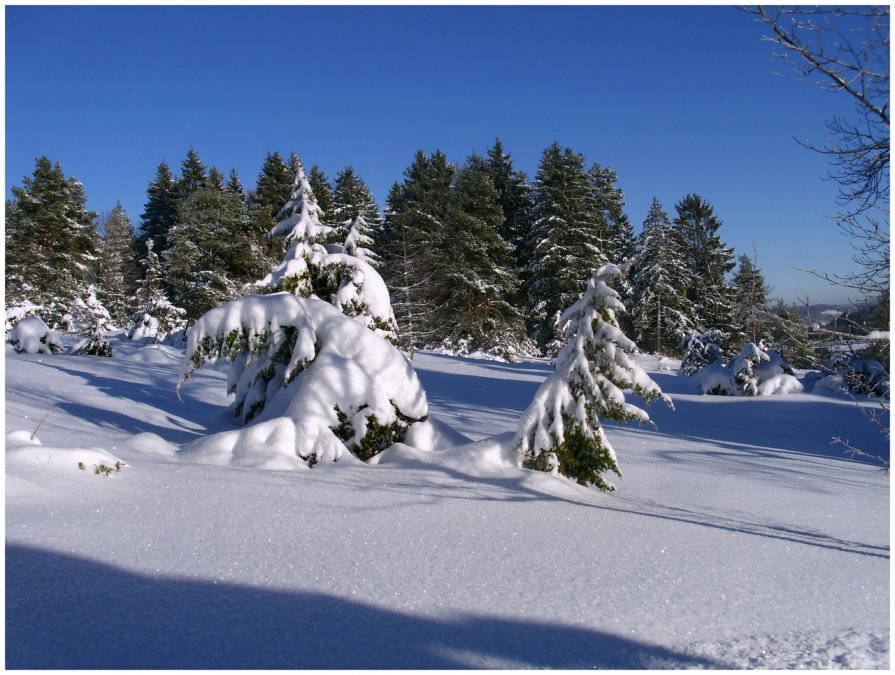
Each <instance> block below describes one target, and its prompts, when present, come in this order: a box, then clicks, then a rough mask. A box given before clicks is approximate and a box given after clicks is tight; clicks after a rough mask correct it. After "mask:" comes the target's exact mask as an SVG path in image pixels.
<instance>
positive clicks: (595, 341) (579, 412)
mask: <svg viewBox="0 0 895 675" xmlns="http://www.w3.org/2000/svg"><path fill="white" fill-rule="evenodd" d="M621 274H623V272H622V270H621V269H620V268H619V267H616V266H615V265H606V266H604V267H601V268H600V269H599V270H597V272H596V273H595V274H594V276H593V278H592V279H591V280H590V282H588V285H587V289H586V290H585V292H584V295H583V296H582V297H581V298H580V299H579V300H578V301H577V302H576V303H574V304H573V305H572V306H571V307H569V308H568V309H567V310H566V311H565V312H564V313H563V315H562V318H561V323H562V325H563V326H565V346H564V347H563V348H562V349H561V350H560V352H559V355H558V356H557V359H556V370H555V371H554V373H553V374H552V375H550V377H548V378H547V379H546V380H545V381H544V383H543V384H542V385H541V387H540V388H539V389H538V391H537V393H536V394H535V397H534V400H533V401H532V402H531V404H530V405H529V406H528V408H527V409H526V410H525V412H524V413H523V414H522V418H521V420H520V424H519V429H518V431H517V432H516V436H515V438H514V440H513V447H514V449H515V451H516V453H517V457H518V463H519V464H521V465H522V466H525V467H527V468H531V469H538V470H541V471H558V472H559V473H562V474H563V475H565V476H568V477H570V478H574V479H576V480H577V481H578V482H579V483H580V484H582V485H596V486H597V487H599V488H601V489H604V490H614V489H615V488H614V486H613V485H612V484H611V483H609V482H608V481H607V480H606V479H605V477H604V476H603V474H604V473H606V472H608V471H612V472H613V473H615V474H616V475H618V476H620V475H621V472H620V469H619V466H618V461H617V458H616V455H615V451H614V450H613V448H612V445H611V444H610V443H609V439H608V438H606V435H605V434H604V433H603V429H602V427H601V426H600V417H601V416H603V417H608V418H610V419H614V420H619V421H623V422H624V421H629V420H636V421H638V422H640V423H644V422H648V421H649V416H648V415H647V414H646V412H645V411H643V410H641V409H640V408H638V407H636V406H634V405H632V404H630V403H627V402H625V394H624V390H626V389H632V390H633V391H634V393H635V394H637V395H639V396H640V397H642V398H643V399H644V400H645V401H647V402H648V403H649V402H651V401H653V400H654V399H655V398H662V399H663V400H664V401H665V402H666V403H667V404H668V405H671V400H670V399H669V398H668V397H667V396H665V395H663V394H662V392H661V390H660V389H659V386H658V385H657V384H656V383H655V382H653V380H652V379H650V377H649V376H648V375H647V374H646V373H645V372H644V371H643V370H642V369H641V368H640V367H639V366H638V365H637V363H636V362H635V361H634V359H633V358H632V354H634V353H635V352H636V351H637V347H636V345H635V344H634V343H633V342H632V341H631V340H629V339H628V338H627V337H626V336H625V335H624V333H623V332H622V331H621V329H619V327H618V321H617V320H616V312H623V311H625V310H624V305H623V304H622V302H621V300H620V298H619V294H618V293H617V292H616V291H615V290H613V289H612V288H610V287H609V285H608V284H607V282H608V281H609V280H610V279H612V278H613V277H616V276H619V275H621Z"/></svg>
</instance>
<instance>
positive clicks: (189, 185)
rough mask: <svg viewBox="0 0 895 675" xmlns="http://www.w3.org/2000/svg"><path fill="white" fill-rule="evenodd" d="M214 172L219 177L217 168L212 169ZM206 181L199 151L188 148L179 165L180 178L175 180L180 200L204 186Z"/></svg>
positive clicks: (206, 177)
mask: <svg viewBox="0 0 895 675" xmlns="http://www.w3.org/2000/svg"><path fill="white" fill-rule="evenodd" d="M214 172H215V173H216V174H217V176H218V177H220V173H218V171H217V169H214ZM207 182H208V175H207V173H206V171H205V165H204V164H203V163H202V160H200V159H199V153H197V152H196V151H195V150H193V149H192V148H190V149H189V150H188V151H187V153H186V158H185V159H184V160H183V163H182V164H181V166H180V179H179V180H178V181H177V189H178V197H179V198H180V201H181V202H183V201H184V200H186V199H187V198H188V197H190V196H191V195H192V194H193V193H194V192H196V191H197V190H198V189H199V188H202V187H205V184H206V183H207Z"/></svg>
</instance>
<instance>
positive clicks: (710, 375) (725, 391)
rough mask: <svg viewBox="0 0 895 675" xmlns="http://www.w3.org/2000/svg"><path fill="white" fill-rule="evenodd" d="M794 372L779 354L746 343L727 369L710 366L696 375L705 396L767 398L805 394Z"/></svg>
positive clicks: (732, 358) (695, 380)
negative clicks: (777, 395)
mask: <svg viewBox="0 0 895 675" xmlns="http://www.w3.org/2000/svg"><path fill="white" fill-rule="evenodd" d="M792 372H793V370H792V368H790V367H789V364H787V363H786V361H785V360H784V359H783V357H782V356H780V354H779V353H778V352H775V351H773V350H770V351H765V350H764V349H763V347H762V345H761V343H759V344H757V345H756V344H754V343H752V342H747V343H746V344H744V345H743V347H742V349H741V350H740V353H739V354H737V355H735V356H733V357H731V359H730V361H729V362H728V363H727V365H726V366H723V365H721V364H720V363H717V362H716V363H710V364H709V365H707V366H705V367H704V368H702V369H701V370H699V371H697V372H696V373H695V374H694V375H693V381H694V383H695V384H696V386H698V387H699V389H700V390H701V391H702V393H703V394H713V395H716V396H767V395H770V394H791V393H795V392H799V391H802V389H803V387H802V384H801V383H800V382H799V381H798V380H797V379H796V378H795V377H793V375H792Z"/></svg>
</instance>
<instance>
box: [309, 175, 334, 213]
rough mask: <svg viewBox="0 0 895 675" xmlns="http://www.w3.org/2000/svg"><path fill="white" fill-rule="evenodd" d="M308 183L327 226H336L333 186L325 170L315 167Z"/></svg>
mask: <svg viewBox="0 0 895 675" xmlns="http://www.w3.org/2000/svg"><path fill="white" fill-rule="evenodd" d="M308 183H309V184H310V186H311V190H313V191H314V197H315V198H316V200H317V207H318V208H319V209H320V217H321V219H322V221H323V222H324V223H326V224H327V225H335V223H336V221H335V220H333V186H332V183H330V182H329V178H327V177H326V174H325V173H323V170H322V169H321V168H320V167H319V166H317V165H314V166H312V167H311V170H310V172H309V173H308Z"/></svg>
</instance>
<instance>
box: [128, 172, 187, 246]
mask: <svg viewBox="0 0 895 675" xmlns="http://www.w3.org/2000/svg"><path fill="white" fill-rule="evenodd" d="M146 195H147V201H146V205H145V209H146V210H145V211H144V212H143V215H142V216H140V219H141V226H140V235H139V239H138V245H137V254H138V255H139V256H145V255H146V242H147V241H148V240H149V239H152V242H153V248H154V249H155V251H156V252H159V251H164V250H165V249H166V248H168V233H169V232H170V231H171V228H172V227H174V225H175V224H176V223H177V205H178V202H179V200H180V197H179V192H178V189H177V183H176V181H175V180H174V176H173V175H172V174H171V169H170V168H169V167H168V165H167V164H165V162H162V163H161V164H159V166H158V169H156V173H155V178H154V179H153V180H152V182H151V183H150V184H149V187H148V188H147V190H146Z"/></svg>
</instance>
